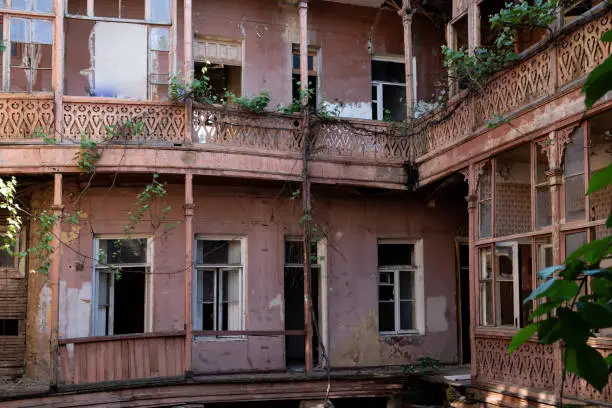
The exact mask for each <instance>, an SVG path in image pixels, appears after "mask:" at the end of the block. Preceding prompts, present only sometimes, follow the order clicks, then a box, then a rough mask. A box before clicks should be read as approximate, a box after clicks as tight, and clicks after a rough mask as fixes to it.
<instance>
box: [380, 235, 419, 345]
mask: <svg viewBox="0 0 612 408" xmlns="http://www.w3.org/2000/svg"><path fill="white" fill-rule="evenodd" d="M419 247H420V245H419ZM416 248H417V244H416V243H407V242H394V241H379V243H378V279H377V283H378V330H379V331H380V332H381V333H413V332H420V331H422V324H421V321H420V319H421V317H420V316H419V308H420V307H422V306H421V304H420V303H421V295H422V294H421V291H422V279H423V277H422V268H421V267H420V266H419V265H418V261H417V259H416V258H417V257H419V258H420V254H419V253H417V249H416Z"/></svg>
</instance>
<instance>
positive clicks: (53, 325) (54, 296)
mask: <svg viewBox="0 0 612 408" xmlns="http://www.w3.org/2000/svg"><path fill="white" fill-rule="evenodd" d="M52 208H53V215H54V216H55V217H56V221H55V224H54V225H53V242H52V244H51V246H52V247H53V259H52V260H51V266H50V268H49V281H50V284H51V319H50V322H49V329H50V337H51V367H50V368H51V381H50V382H51V387H53V388H55V387H57V377H58V337H59V330H58V329H59V274H60V258H61V253H60V250H61V243H60V239H59V237H60V236H61V233H62V229H61V216H62V211H63V209H64V206H63V204H62V174H61V173H56V174H55V177H54V183H53V207H52Z"/></svg>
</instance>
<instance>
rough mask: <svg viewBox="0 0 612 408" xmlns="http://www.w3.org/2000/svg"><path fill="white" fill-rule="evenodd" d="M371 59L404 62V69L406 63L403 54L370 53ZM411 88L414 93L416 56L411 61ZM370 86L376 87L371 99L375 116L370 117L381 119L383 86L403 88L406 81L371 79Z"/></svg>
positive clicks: (382, 117)
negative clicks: (374, 96)
mask: <svg viewBox="0 0 612 408" xmlns="http://www.w3.org/2000/svg"><path fill="white" fill-rule="evenodd" d="M372 61H381V62H394V63H398V64H404V69H405V65H406V61H405V60H404V57H403V56H396V55H372ZM412 67H413V72H412V88H413V91H414V95H416V87H417V83H416V58H415V59H413V61H412ZM371 85H372V87H376V100H375V101H374V100H373V101H372V103H376V117H375V118H372V119H373V120H383V119H384V116H385V115H384V107H383V105H384V102H383V86H400V87H403V88H404V89H405V88H406V81H405V80H404V82H402V83H400V82H388V81H375V80H371Z"/></svg>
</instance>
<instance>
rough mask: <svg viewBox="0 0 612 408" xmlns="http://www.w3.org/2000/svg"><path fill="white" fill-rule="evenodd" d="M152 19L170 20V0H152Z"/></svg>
mask: <svg viewBox="0 0 612 408" xmlns="http://www.w3.org/2000/svg"><path fill="white" fill-rule="evenodd" d="M151 20H153V21H162V22H169V21H170V0H151Z"/></svg>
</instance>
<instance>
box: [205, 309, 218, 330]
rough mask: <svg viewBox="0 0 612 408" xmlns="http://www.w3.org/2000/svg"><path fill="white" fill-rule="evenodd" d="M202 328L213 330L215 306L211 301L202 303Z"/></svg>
mask: <svg viewBox="0 0 612 408" xmlns="http://www.w3.org/2000/svg"><path fill="white" fill-rule="evenodd" d="M202 330H215V306H214V304H212V303H204V304H203V305H202Z"/></svg>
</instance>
